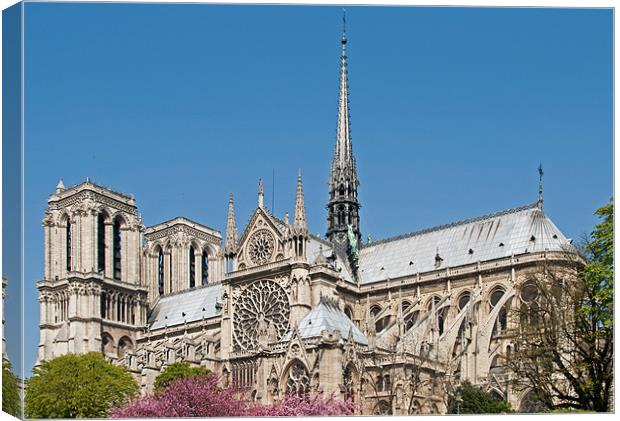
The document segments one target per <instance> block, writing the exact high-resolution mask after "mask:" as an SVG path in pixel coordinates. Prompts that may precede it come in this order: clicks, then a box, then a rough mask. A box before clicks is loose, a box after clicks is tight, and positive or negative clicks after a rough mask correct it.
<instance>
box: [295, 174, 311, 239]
mask: <svg viewBox="0 0 620 421" xmlns="http://www.w3.org/2000/svg"><path fill="white" fill-rule="evenodd" d="M293 227H294V229H295V231H297V232H302V231H308V224H307V222H306V206H305V204H304V186H303V184H302V182H301V170H299V173H298V174H297V194H296V196H295V216H294V218H293Z"/></svg>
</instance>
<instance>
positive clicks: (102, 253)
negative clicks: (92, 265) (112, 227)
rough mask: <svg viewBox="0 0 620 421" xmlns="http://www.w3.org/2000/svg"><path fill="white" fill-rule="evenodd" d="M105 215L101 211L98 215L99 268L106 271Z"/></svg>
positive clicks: (100, 270)
mask: <svg viewBox="0 0 620 421" xmlns="http://www.w3.org/2000/svg"><path fill="white" fill-rule="evenodd" d="M104 221H105V215H104V214H103V213H100V214H99V216H98V217H97V270H98V271H99V272H104V271H105V224H104Z"/></svg>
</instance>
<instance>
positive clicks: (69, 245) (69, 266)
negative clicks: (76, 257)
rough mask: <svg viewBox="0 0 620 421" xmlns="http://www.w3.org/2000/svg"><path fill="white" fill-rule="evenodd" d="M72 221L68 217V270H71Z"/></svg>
mask: <svg viewBox="0 0 620 421" xmlns="http://www.w3.org/2000/svg"><path fill="white" fill-rule="evenodd" d="M71 234H72V232H71V221H69V218H67V228H66V237H67V241H66V244H65V245H66V249H67V270H68V271H70V270H71V241H72V238H71Z"/></svg>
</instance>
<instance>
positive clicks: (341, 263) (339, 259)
mask: <svg viewBox="0 0 620 421" xmlns="http://www.w3.org/2000/svg"><path fill="white" fill-rule="evenodd" d="M321 248H322V253H323V256H324V257H326V258H327V257H329V256H331V254H332V252H333V247H332V245H331V244H330V243H329V242H327V241H325V240H321V239H319V238H316V237H314V236H312V235H311V236H310V237H309V238H308V245H307V248H306V255H307V258H308V261H309V262H311V263H314V262H315V261H316V259H317V257H318V255H319V252H320V251H321ZM340 269H342V270H340ZM336 270H337V271H338V272H340V274H341V276H342V277H343V278H344V280H345V281H347V282H351V283H355V281H354V279H353V274H351V272H350V269H349V264H348V263H347V261H346V258H345V257H343V256H341V255H340V253H336Z"/></svg>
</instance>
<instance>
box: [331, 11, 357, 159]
mask: <svg viewBox="0 0 620 421" xmlns="http://www.w3.org/2000/svg"><path fill="white" fill-rule="evenodd" d="M340 43H341V45H342V53H341V56H340V89H339V99H338V131H337V135H336V136H337V137H336V150H335V151H334V160H333V165H332V166H337V167H338V168H340V169H344V168H347V167H352V169H355V162H354V158H353V150H352V148H351V129H350V127H349V80H348V77H347V74H348V73H347V33H346V15H345V13H344V11H343V14H342V38H341V40H340Z"/></svg>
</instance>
